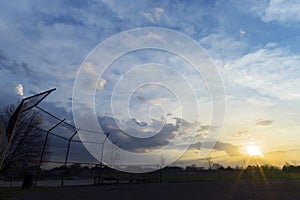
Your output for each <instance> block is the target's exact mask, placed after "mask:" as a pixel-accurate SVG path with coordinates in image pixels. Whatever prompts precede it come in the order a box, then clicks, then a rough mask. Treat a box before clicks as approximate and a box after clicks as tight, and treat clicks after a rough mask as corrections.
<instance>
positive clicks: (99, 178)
mask: <svg viewBox="0 0 300 200" xmlns="http://www.w3.org/2000/svg"><path fill="white" fill-rule="evenodd" d="M104 134H105V138H104V140H103V142H102V149H101V156H100V169H99V176H98V184H100V182H101V178H102V167H103V151H104V144H105V142H106V139H107V138H108V136H109V134H110V133H109V132H108V133H104Z"/></svg>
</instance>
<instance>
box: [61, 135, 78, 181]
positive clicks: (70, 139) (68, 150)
mask: <svg viewBox="0 0 300 200" xmlns="http://www.w3.org/2000/svg"><path fill="white" fill-rule="evenodd" d="M77 132H78V130H76V131H75V133H73V135H72V136H71V137H70V138H69V140H68V147H67V153H66V158H65V165H64V169H63V172H62V176H61V186H64V173H65V171H66V168H67V163H68V158H69V152H70V146H71V142H72V139H73V137H74V136H75V135H76V134H77Z"/></svg>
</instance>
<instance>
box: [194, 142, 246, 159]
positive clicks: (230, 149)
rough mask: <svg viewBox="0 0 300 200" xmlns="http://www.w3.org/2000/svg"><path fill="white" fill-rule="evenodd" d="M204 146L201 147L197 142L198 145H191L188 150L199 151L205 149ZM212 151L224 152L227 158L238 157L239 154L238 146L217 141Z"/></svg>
mask: <svg viewBox="0 0 300 200" xmlns="http://www.w3.org/2000/svg"><path fill="white" fill-rule="evenodd" d="M205 146H206V145H202V143H201V142H198V143H195V144H192V145H191V146H190V148H191V149H201V148H205ZM209 146H210V145H209ZM213 149H215V150H218V151H225V152H226V153H227V154H228V155H229V156H239V155H240V154H241V153H240V151H239V147H238V146H235V145H233V144H230V143H224V142H219V141H218V142H216V144H215V145H214V147H213Z"/></svg>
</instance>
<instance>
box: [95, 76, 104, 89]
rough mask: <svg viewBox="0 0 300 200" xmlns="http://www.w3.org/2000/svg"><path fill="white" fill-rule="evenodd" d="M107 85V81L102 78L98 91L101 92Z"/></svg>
mask: <svg viewBox="0 0 300 200" xmlns="http://www.w3.org/2000/svg"><path fill="white" fill-rule="evenodd" d="M105 85H106V80H105V79H103V78H101V79H100V80H99V81H98V84H97V89H98V90H101V89H102V88H103V87H104V86H105Z"/></svg>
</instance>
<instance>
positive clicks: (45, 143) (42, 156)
mask: <svg viewBox="0 0 300 200" xmlns="http://www.w3.org/2000/svg"><path fill="white" fill-rule="evenodd" d="M64 121H65V119H63V120H61V121H60V122H58V123H57V124H56V125H55V126H53V127H52V128H50V129H49V130H48V131H47V134H46V138H45V141H44V145H43V150H42V154H41V157H40V161H39V166H38V169H37V173H36V175H35V180H34V187H36V182H37V179H38V177H39V172H40V168H41V166H42V162H43V158H44V153H45V150H46V145H47V142H48V137H49V133H50V132H51V131H52V130H53V129H55V128H56V127H57V126H59V125H60V124H61V123H63V122H64Z"/></svg>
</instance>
